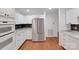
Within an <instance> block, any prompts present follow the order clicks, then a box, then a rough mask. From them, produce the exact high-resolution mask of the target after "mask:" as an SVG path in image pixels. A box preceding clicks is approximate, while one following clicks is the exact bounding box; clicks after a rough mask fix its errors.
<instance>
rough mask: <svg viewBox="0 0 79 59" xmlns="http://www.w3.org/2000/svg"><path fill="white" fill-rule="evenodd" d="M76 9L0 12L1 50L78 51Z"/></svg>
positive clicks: (21, 9) (78, 34)
mask: <svg viewBox="0 0 79 59" xmlns="http://www.w3.org/2000/svg"><path fill="white" fill-rule="evenodd" d="M78 44H79V9H78V8H0V50H65V49H66V50H78V49H79V47H78Z"/></svg>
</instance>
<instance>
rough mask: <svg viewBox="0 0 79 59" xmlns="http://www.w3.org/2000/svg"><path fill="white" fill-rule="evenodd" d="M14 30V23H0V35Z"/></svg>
mask: <svg viewBox="0 0 79 59" xmlns="http://www.w3.org/2000/svg"><path fill="white" fill-rule="evenodd" d="M14 31H15V25H11V24H10V25H8V24H6V25H5V24H0V37H1V36H3V35H6V34H9V33H11V32H14Z"/></svg>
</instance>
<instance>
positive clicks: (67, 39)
mask: <svg viewBox="0 0 79 59" xmlns="http://www.w3.org/2000/svg"><path fill="white" fill-rule="evenodd" d="M60 44H61V46H62V47H64V48H65V49H67V50H79V39H78V38H75V37H73V36H70V35H68V34H66V33H63V38H62V39H60Z"/></svg>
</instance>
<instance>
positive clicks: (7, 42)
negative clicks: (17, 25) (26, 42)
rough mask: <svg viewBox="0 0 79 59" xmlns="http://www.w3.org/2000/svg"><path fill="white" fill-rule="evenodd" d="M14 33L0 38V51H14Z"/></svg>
mask: <svg viewBox="0 0 79 59" xmlns="http://www.w3.org/2000/svg"><path fill="white" fill-rule="evenodd" d="M15 44H16V42H15V33H11V34H8V35H5V36H3V37H0V50H14V49H15V48H16V45H15Z"/></svg>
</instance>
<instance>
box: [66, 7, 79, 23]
mask: <svg viewBox="0 0 79 59" xmlns="http://www.w3.org/2000/svg"><path fill="white" fill-rule="evenodd" d="M78 17H79V9H78V8H73V9H68V10H66V24H70V23H71V24H79V20H78Z"/></svg>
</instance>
